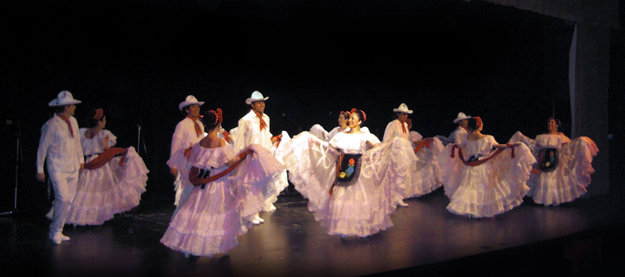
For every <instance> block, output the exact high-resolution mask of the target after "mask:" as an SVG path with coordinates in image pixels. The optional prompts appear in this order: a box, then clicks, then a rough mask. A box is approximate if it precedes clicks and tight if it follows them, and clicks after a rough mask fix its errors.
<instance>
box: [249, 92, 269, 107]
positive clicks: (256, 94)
mask: <svg viewBox="0 0 625 277" xmlns="http://www.w3.org/2000/svg"><path fill="white" fill-rule="evenodd" d="M267 99H269V97H263V94H262V93H260V91H258V90H256V91H254V92H252V96H251V97H250V98H248V99H245V104H248V105H251V104H252V103H253V102H256V101H267Z"/></svg>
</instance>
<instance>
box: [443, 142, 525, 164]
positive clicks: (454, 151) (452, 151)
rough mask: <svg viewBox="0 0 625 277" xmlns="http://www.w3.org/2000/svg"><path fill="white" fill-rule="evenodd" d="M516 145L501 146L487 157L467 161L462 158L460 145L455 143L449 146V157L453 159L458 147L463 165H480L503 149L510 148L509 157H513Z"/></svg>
mask: <svg viewBox="0 0 625 277" xmlns="http://www.w3.org/2000/svg"><path fill="white" fill-rule="evenodd" d="M516 146H518V144H508V146H506V147H505V148H501V149H497V150H496V151H495V152H494V153H493V154H491V155H490V156H489V157H487V158H484V159H481V160H477V161H471V162H467V161H466V160H465V159H464V154H462V149H460V147H458V145H455V144H454V146H453V147H452V148H451V155H450V157H451V158H452V159H453V158H455V153H456V149H458V158H459V159H460V160H461V161H462V163H463V164H464V165H468V166H478V165H481V164H483V163H485V162H487V161H489V160H490V159H492V158H494V157H495V156H497V155H499V154H501V153H502V152H503V151H504V150H506V149H508V148H510V150H511V153H510V158H511V159H514V147H516Z"/></svg>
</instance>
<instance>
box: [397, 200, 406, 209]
mask: <svg viewBox="0 0 625 277" xmlns="http://www.w3.org/2000/svg"><path fill="white" fill-rule="evenodd" d="M397 205H399V206H400V207H408V203H406V202H404V201H403V200H402V201H399V202H398V203H397Z"/></svg>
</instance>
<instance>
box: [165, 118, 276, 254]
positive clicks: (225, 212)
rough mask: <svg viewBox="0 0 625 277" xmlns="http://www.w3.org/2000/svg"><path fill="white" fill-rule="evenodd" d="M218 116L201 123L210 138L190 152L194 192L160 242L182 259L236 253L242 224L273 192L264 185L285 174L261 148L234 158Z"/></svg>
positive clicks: (244, 226) (188, 179) (188, 180)
mask: <svg viewBox="0 0 625 277" xmlns="http://www.w3.org/2000/svg"><path fill="white" fill-rule="evenodd" d="M219 114H220V112H218V111H214V110H210V111H208V112H206V113H205V115H204V117H203V119H202V121H203V123H204V127H205V130H206V131H207V132H208V134H207V136H206V137H204V138H203V139H202V140H201V141H200V142H199V143H197V144H195V145H194V146H193V147H192V149H191V154H190V156H189V157H190V159H189V161H190V163H191V165H192V167H191V170H190V172H189V175H188V176H186V178H184V179H183V181H184V182H186V184H185V185H190V186H195V187H194V188H193V190H192V192H191V194H190V195H189V197H188V199H187V201H185V202H184V204H183V205H182V206H181V207H180V208H179V209H178V212H176V213H175V214H174V216H173V217H172V219H171V222H170V223H169V227H168V228H167V231H165V234H164V235H163V238H161V243H163V244H164V245H165V246H167V247H169V248H171V249H174V250H178V251H181V252H183V253H184V254H185V256H186V257H188V256H189V255H194V256H213V255H216V254H225V253H227V252H228V251H229V250H230V249H232V248H234V247H235V246H236V245H237V236H238V235H241V234H243V233H245V232H246V231H247V227H249V224H250V222H249V221H247V220H243V219H244V218H246V217H249V216H251V215H253V214H256V213H258V212H259V211H261V210H262V209H263V208H264V206H265V198H266V196H267V195H271V194H273V193H274V191H272V187H274V186H269V185H268V184H270V183H271V182H274V181H275V179H276V178H278V176H279V173H280V172H281V171H283V170H284V167H283V166H282V165H281V164H280V163H279V162H278V161H277V160H276V159H275V158H274V157H273V155H272V154H271V152H269V151H268V150H266V149H265V148H263V147H261V146H260V145H256V144H252V145H250V146H248V147H246V148H244V149H243V150H242V151H241V152H240V153H239V154H238V155H235V153H234V151H233V150H232V145H230V144H227V143H226V142H225V141H224V140H223V139H221V138H219V137H218V132H219V131H220V130H221V122H222V119H221V117H220V116H219ZM252 152H253V154H252ZM249 154H252V156H251V157H247V158H246V156H247V155H249Z"/></svg>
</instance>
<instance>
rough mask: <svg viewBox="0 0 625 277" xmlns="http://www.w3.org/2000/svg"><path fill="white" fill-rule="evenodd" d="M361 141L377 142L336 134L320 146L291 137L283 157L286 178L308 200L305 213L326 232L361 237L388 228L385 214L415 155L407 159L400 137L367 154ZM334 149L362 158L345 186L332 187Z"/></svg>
mask: <svg viewBox="0 0 625 277" xmlns="http://www.w3.org/2000/svg"><path fill="white" fill-rule="evenodd" d="M367 141H370V142H372V143H373V144H376V143H379V140H378V138H377V137H376V136H374V135H372V134H370V133H360V134H348V133H338V134H337V135H336V136H334V137H333V138H332V140H330V142H325V141H322V140H320V139H318V138H317V137H316V136H314V135H311V134H310V133H309V132H302V133H301V134H299V135H297V136H295V137H293V139H292V140H291V142H290V147H289V149H288V151H287V152H286V153H285V155H284V161H285V165H286V167H287V169H288V170H289V180H290V181H291V182H292V183H293V185H294V186H295V188H296V189H297V190H298V191H299V192H300V193H301V194H302V195H303V196H304V197H306V198H308V200H309V202H308V209H309V210H310V211H311V212H313V213H314V215H315V219H316V220H317V221H319V222H320V223H321V224H322V225H323V226H324V227H325V228H327V232H328V234H331V235H342V236H358V237H367V236H370V235H373V234H375V233H377V232H380V231H382V230H385V229H387V228H389V227H391V226H393V223H392V221H391V219H390V215H391V213H392V212H393V211H394V210H395V208H396V207H397V201H396V199H401V197H402V196H403V195H405V191H404V190H405V184H406V183H407V182H408V181H409V178H410V177H409V176H410V173H409V168H410V164H411V162H414V159H415V158H414V157H415V156H414V155H407V154H410V153H411V152H410V151H412V148H411V146H410V143H409V142H408V141H407V140H404V139H400V138H397V139H394V140H393V141H392V142H389V143H381V144H379V145H378V146H377V147H375V148H373V149H369V150H367V149H368V146H367V143H366V142H367ZM337 148H338V149H340V150H341V151H342V152H343V153H345V154H362V156H361V158H360V172H359V176H357V179H355V180H354V179H352V181H353V183H352V184H351V185H349V186H339V185H336V186H334V187H333V183H334V182H335V179H336V176H337V175H336V170H337V161H338V158H339V157H340V153H339V152H338V151H337V150H336V149H337ZM365 150H366V151H365ZM357 167H358V166H357ZM354 178H356V177H354ZM331 189H332V194H330V190H331Z"/></svg>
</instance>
